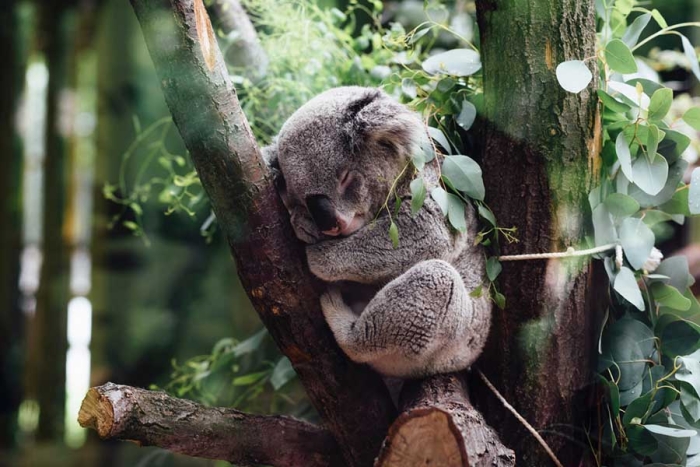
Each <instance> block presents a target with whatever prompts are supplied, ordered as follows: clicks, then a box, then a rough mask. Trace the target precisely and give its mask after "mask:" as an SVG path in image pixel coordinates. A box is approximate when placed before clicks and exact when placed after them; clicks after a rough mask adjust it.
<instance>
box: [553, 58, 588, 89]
mask: <svg viewBox="0 0 700 467" xmlns="http://www.w3.org/2000/svg"><path fill="white" fill-rule="evenodd" d="M556 75H557V81H559V85H560V86H561V87H562V88H564V89H565V90H566V91H569V92H573V93H579V92H581V91H583V90H584V89H586V87H587V86H588V84H589V83H590V82H591V80H592V79H593V74H592V73H591V70H589V69H588V67H587V66H586V64H585V63H584V62H582V61H581V60H569V61H566V62H562V63H560V64H559V65H558V66H557V70H556Z"/></svg>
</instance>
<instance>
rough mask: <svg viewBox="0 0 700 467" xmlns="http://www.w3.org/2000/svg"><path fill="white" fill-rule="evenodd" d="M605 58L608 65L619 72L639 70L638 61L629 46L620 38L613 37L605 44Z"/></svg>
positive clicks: (626, 72) (625, 72)
mask: <svg viewBox="0 0 700 467" xmlns="http://www.w3.org/2000/svg"><path fill="white" fill-rule="evenodd" d="M605 60H606V61H607V63H608V66H609V67H610V68H612V69H613V70H615V71H617V72H618V73H623V74H628V73H636V72H637V62H635V61H634V56H633V55H632V52H630V49H629V47H627V45H626V44H625V43H624V42H622V41H621V40H619V39H613V40H611V41H610V42H608V45H606V46H605Z"/></svg>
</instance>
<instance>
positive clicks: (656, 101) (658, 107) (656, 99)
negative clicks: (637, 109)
mask: <svg viewBox="0 0 700 467" xmlns="http://www.w3.org/2000/svg"><path fill="white" fill-rule="evenodd" d="M672 103H673V91H672V90H671V89H669V88H662V89H659V90H657V91H656V92H654V94H653V95H652V96H651V101H649V119H650V120H661V119H662V118H664V117H665V116H666V114H667V113H668V111H669V110H671V104H672Z"/></svg>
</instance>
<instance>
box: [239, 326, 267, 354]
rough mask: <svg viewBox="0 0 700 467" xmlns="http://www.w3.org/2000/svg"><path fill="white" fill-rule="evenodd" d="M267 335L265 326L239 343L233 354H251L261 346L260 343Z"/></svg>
mask: <svg viewBox="0 0 700 467" xmlns="http://www.w3.org/2000/svg"><path fill="white" fill-rule="evenodd" d="M266 335H267V329H266V328H263V329H261V330H260V331H258V332H256V333H255V334H253V335H252V336H251V337H249V338H248V339H246V340H244V341H243V342H241V343H240V344H238V345H237V346H236V347H234V348H233V355H234V356H235V357H240V356H241V355H245V354H249V353H251V352H254V351H256V350H257V349H258V347H260V344H261V343H262V341H263V339H264V338H265V336H266Z"/></svg>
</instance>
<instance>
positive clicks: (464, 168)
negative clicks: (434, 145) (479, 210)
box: [442, 156, 486, 201]
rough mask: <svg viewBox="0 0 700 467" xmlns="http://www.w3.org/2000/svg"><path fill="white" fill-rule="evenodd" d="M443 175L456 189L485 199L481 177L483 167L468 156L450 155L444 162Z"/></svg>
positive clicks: (475, 197)
mask: <svg viewBox="0 0 700 467" xmlns="http://www.w3.org/2000/svg"><path fill="white" fill-rule="evenodd" d="M442 175H443V176H444V177H447V178H448V179H449V181H450V182H451V183H452V185H453V186H454V187H455V189H457V190H459V191H463V192H464V193H466V194H467V196H469V197H470V198H473V199H477V200H479V201H483V200H484V195H485V194H486V191H485V189H484V182H483V180H482V178H481V167H479V164H477V163H476V162H475V161H474V160H473V159H472V158H470V157H467V156H448V157H445V160H444V161H443V162H442Z"/></svg>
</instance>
